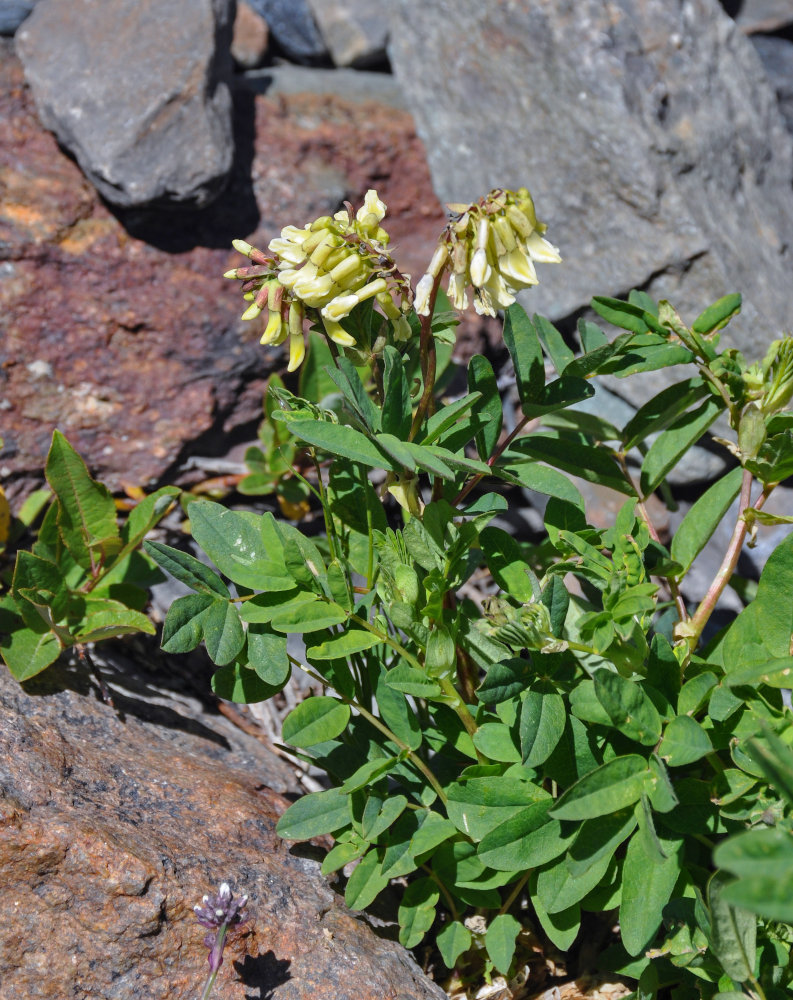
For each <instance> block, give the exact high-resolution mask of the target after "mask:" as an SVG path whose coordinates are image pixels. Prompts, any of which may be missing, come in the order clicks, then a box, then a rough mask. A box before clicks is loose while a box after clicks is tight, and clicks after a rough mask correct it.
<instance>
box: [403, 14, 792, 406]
mask: <svg viewBox="0 0 793 1000" xmlns="http://www.w3.org/2000/svg"><path fill="white" fill-rule="evenodd" d="M394 18H395V20H394V23H393V25H392V35H391V43H390V55H391V61H392V64H393V65H394V69H395V72H396V74H397V77H398V79H399V80H400V81H401V83H402V86H403V89H404V92H405V95H406V99H407V101H408V105H409V107H410V108H411V110H412V111H413V113H414V115H415V117H416V120H417V125H418V129H419V133H420V135H421V137H422V138H423V140H424V142H425V145H426V146H427V149H428V154H429V160H430V165H431V168H432V172H433V179H434V185H435V188H436V191H437V193H438V195H439V196H440V197H441V198H442V199H443V200H445V201H463V200H465V199H468V198H475V197H478V196H479V195H481V194H483V193H485V192H487V191H488V190H489V189H491V188H493V187H499V186H506V187H516V186H519V185H521V184H526V185H527V186H528V187H529V188H530V189H531V191H532V192H533V193H534V195H535V198H536V202H537V206H538V212H539V215H540V218H541V219H543V220H544V221H546V222H548V223H549V225H550V228H549V233H548V235H549V238H550V239H551V241H552V242H553V243H556V244H558V245H559V246H560V248H561V251H562V254H563V256H564V258H565V263H564V265H562V266H561V267H545V268H543V269H542V271H541V274H540V282H541V283H540V285H539V287H538V288H537V289H534V290H532V291H531V292H530V293H528V295H527V302H526V304H527V307H528V308H530V310H531V311H535V310H536V311H538V312H541V313H544V314H545V315H548V316H550V317H551V318H561V317H565V316H569V315H571V314H573V313H575V312H576V311H578V310H579V309H581V308H582V307H583V306H584V305H585V304H586V303H587V302H588V300H589V299H590V297H591V296H592V295H595V294H599V295H603V294H606V295H623V294H625V293H626V292H627V291H628V290H629V289H630V288H632V287H645V288H647V290H648V291H649V292H650V294H652V295H655V294H660V295H664V296H668V297H669V298H671V299H672V301H673V302H674V303H675V304H676V305H677V306H678V308H679V309H680V311H681V313H682V315H683V317H684V318H687V319H689V320H693V319H694V318H695V317H696V315H697V314H698V313H699V312H700V311H701V309H702V308H703V307H704V306H705V305H707V304H709V303H710V302H712V301H713V300H714V299H715V298H717V297H719V296H721V295H723V294H725V293H726V292H730V291H734V290H740V291H742V292H743V294H744V309H743V313H742V316H741V317H739V319H738V320H737V321H735V322H734V323H733V325H732V326H731V327H730V328H729V330H728V331H727V333H726V334H725V336H724V341H725V342H726V343H730V342H731V343H733V344H736V345H737V346H740V347H742V348H744V349H746V350H747V352H748V353H749V354H750V355H752V356H754V355H756V354H758V353H760V354H762V351H763V341H766V340H769V339H771V338H772V337H773V336H774V335H778V330H779V329H780V328H781V327H784V326H785V325H787V324H789V322H790V302H789V294H788V289H789V286H790V263H791V262H790V257H791V253H792V252H793V250H792V249H791V248H793V191H792V190H791V178H793V141H791V136H790V135H789V133H788V132H787V130H786V128H785V124H784V121H783V119H782V116H781V114H780V112H779V108H778V106H777V101H776V96H775V94H774V93H773V90H772V88H771V86H770V85H769V83H768V80H767V78H766V77H765V74H764V72H763V70H762V67H761V65H760V61H759V59H758V58H757V55H756V53H755V52H754V50H753V48H752V46H751V43H750V42H749V41H748V39H746V38H745V37H744V36H743V35H742V33H741V32H740V31H739V30H738V29H737V28H736V26H735V23H734V22H733V21H732V20H731V19H730V18H729V17H728V16H727V15H726V14H725V13H724V12H723V10H722V9H721V7H720V6H719V4H718V2H717V0H692V2H690V3H686V4H677V3H675V4H669V3H667V2H666V0H615V2H614V3H611V4H608V5H604V4H602V3H601V2H600V0H576V2H573V0H564V2H551V0H515V2H513V3H510V4H488V5H483V4H481V3H480V2H479V0H457V2H454V3H452V2H451V0H437V2H436V3H433V4H426V3H423V2H421V0H396V2H395V4H394ZM417 40H420V41H417ZM644 398H646V395H645V396H644Z"/></svg>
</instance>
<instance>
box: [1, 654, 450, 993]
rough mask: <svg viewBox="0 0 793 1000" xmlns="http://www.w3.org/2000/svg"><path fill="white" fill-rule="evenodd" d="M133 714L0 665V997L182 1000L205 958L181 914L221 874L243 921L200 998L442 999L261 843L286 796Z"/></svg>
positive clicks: (405, 961)
mask: <svg viewBox="0 0 793 1000" xmlns="http://www.w3.org/2000/svg"><path fill="white" fill-rule="evenodd" d="M145 709H146V704H145V702H140V703H138V702H135V701H129V700H126V699H123V698H119V699H118V704H117V711H114V710H113V709H112V708H111V707H110V706H108V705H106V704H103V703H102V702H100V701H98V700H96V699H95V698H94V697H93V696H92V695H91V693H90V692H89V691H87V688H86V684H85V680H84V678H83V677H82V676H81V675H79V674H75V673H73V672H70V671H68V670H65V669H64V670H60V671H59V669H58V668H51V669H50V671H48V672H47V673H46V674H43V675H41V677H40V679H39V682H38V683H37V684H34V683H33V682H29V683H28V685H27V686H26V689H25V690H22V688H20V686H19V685H18V684H17V683H16V682H15V681H14V680H13V679H11V677H10V675H9V674H8V672H7V671H6V670H3V671H2V672H0V734H1V738H2V742H3V746H4V747H5V751H6V752H5V753H4V755H3V759H2V763H0V786H2V787H1V790H0V872H1V877H2V884H3V893H2V897H0V916H1V917H2V919H1V920H0V998H1V1000H19V998H21V997H25V998H26V1000H39V998H42V1000H43V998H51V997H66V996H69V997H78V996H80V997H97V998H98V997H101V998H102V1000H144V998H145V1000H148V998H150V997H155V996H156V997H158V998H159V1000H188V998H190V1000H193V998H195V997H196V996H198V994H199V991H200V989H201V988H202V986H203V982H204V979H205V976H206V969H207V963H206V949H205V947H203V945H202V940H203V937H204V934H205V933H206V932H205V930H204V929H203V928H202V927H200V926H199V925H198V924H197V923H196V921H195V919H194V916H193V912H192V907H193V904H194V903H197V902H199V901H200V899H201V896H202V895H203V894H204V893H207V892H213V891H216V889H217V887H218V884H219V883H220V882H221V881H228V882H229V883H230V884H231V886H232V888H233V890H234V891H235V892H245V893H247V894H248V895H249V897H250V902H249V904H248V907H249V910H250V912H251V915H252V919H251V921H250V922H249V923H248V925H247V926H246V927H245V928H240V929H239V930H238V931H236V932H233V934H232V935H230V938H229V944H228V946H227V949H226V955H225V962H224V964H223V967H222V968H221V970H220V973H219V977H218V982H217V984H216V987H215V991H214V994H213V995H217V996H218V997H223V998H226V1000H244V998H247V997H253V996H256V997H259V996H261V997H265V996H266V997H268V998H270V1000H317V998H324V997H328V998H330V997H333V998H334V1000H382V998H384V997H389V996H391V997H393V996H396V995H399V994H402V995H404V996H409V997H410V998H411V1000H423V998H427V1000H429V998H438V1000H442V998H443V997H444V996H445V994H444V993H443V992H442V991H441V990H440V989H439V988H438V987H437V986H435V985H434V984H433V983H431V982H430V981H429V980H428V979H427V978H426V977H425V976H424V975H423V974H422V972H421V971H420V970H419V969H418V967H417V966H416V965H415V964H414V963H413V961H412V959H411V958H410V956H409V955H408V954H407V953H406V952H405V951H404V950H403V949H401V948H400V947H399V946H398V945H396V944H395V943H393V942H391V941H386V940H383V939H381V938H378V937H377V936H375V934H374V933H373V932H372V931H371V929H370V928H369V927H368V926H367V924H365V923H364V922H362V921H360V920H358V919H356V918H355V917H354V916H353V915H352V914H351V913H350V912H349V911H348V910H347V909H346V908H345V907H344V905H343V903H342V902H341V897H340V896H339V895H338V894H337V893H336V892H334V890H333V888H332V887H331V886H330V885H329V884H328V882H327V880H325V879H323V878H322V877H321V876H320V874H319V865H318V863H317V862H316V861H314V860H308V858H307V856H306V853H307V852H306V849H305V848H304V849H303V850H302V851H301V852H298V853H293V852H291V851H290V850H289V849H288V845H286V844H285V843H284V842H283V841H281V840H280V839H279V838H278V837H277V836H276V834H275V832H274V825H275V821H276V819H277V816H278V815H279V813H280V812H281V811H283V809H284V808H285V806H286V805H287V802H286V800H284V799H283V798H282V797H281V796H280V795H278V794H277V793H275V792H273V791H272V790H271V789H269V788H268V787H267V785H266V784H265V783H264V781H263V780H262V775H261V773H257V769H256V768H255V767H251V768H249V769H247V770H242V769H240V768H238V767H236V766H234V765H233V764H229V763H228V762H224V761H223V760H222V759H218V757H217V755H216V752H215V751H216V749H217V747H216V746H213V752H212V753H211V754H205V753H204V752H203V751H202V747H201V744H202V742H203V743H206V742H207V740H206V739H203V740H202V739H201V738H199V737H195V736H194V737H192V738H191V740H190V742H189V746H188V745H184V746H180V745H179V743H178V742H175V741H174V740H173V739H171V738H165V739H164V738H161V737H160V735H158V732H157V730H156V729H155V728H153V727H152V726H151V725H150V724H148V723H145V722H142V721H141V719H140V718H138V717H137V716H138V714H139V712H140V711H141V710H143V711H145ZM167 725H169V724H168V723H166V726H167ZM170 725H171V727H172V728H173V727H174V725H175V722H174V721H173V720H172V721H171V723H170Z"/></svg>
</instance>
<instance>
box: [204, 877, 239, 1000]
mask: <svg viewBox="0 0 793 1000" xmlns="http://www.w3.org/2000/svg"><path fill="white" fill-rule="evenodd" d="M247 902H248V897H247V896H238V897H236V899H235V897H234V893H233V892H232V891H231V888H230V887H229V884H228V882H223V883H222V884H221V886H220V889H219V890H218V892H217V893H216V894H215V895H214V896H204V897H203V899H202V900H201V903H200V904H197V905H196V906H194V907H193V910H194V911H195V915H196V919H197V920H198V922H199V924H201V926H202V927H207V928H208V929H209V930H210V931H214V933H210V934H207V935H206V937H205V938H204V944H205V945H206V947H207V948H208V949H209V954H208V955H207V961H208V962H209V979H208V980H207V983H206V986H205V987H204V992H203V994H202V998H201V1000H206V998H207V997H208V996H209V994H210V992H211V991H212V987H213V985H214V983H215V977H216V976H217V973H218V969H219V968H220V967H221V965H222V964H223V948H224V947H225V944H226V934H227V932H228V930H229V928H230V927H239V926H240V925H241V924H244V923H245V921H246V920H247V919H248V916H249V914H247V913H243V910H244V909H245V905H246V903H247Z"/></svg>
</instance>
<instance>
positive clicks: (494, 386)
mask: <svg viewBox="0 0 793 1000" xmlns="http://www.w3.org/2000/svg"><path fill="white" fill-rule="evenodd" d="M527 319H528V317H527ZM538 346H539V345H538ZM468 389H469V391H470V392H479V393H481V395H482V398H481V400H480V401H479V403H477V411H478V412H480V413H484V414H487V416H488V417H489V418H490V419H489V420H488V421H487V423H486V424H485V426H484V427H483V428H482V429H481V430H480V431H477V433H476V450H477V452H478V453H479V457H480V458H482V459H488V458H490V456H491V455H492V454H493V450H494V448H495V447H496V445H497V444H498V439H499V436H500V435H501V423H502V419H503V415H502V409H501V396H500V395H499V392H498V383H497V381H496V376H495V373H494V372H493V366H492V365H491V364H490V362H489V361H488V360H487V358H485V357H483V356H482V355H481V354H474V356H473V357H472V358H471V360H470V361H469V362H468ZM518 391H520V385H518Z"/></svg>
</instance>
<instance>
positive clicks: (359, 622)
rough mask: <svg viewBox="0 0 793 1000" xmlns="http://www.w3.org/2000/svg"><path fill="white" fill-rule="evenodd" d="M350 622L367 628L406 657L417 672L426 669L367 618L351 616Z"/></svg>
mask: <svg viewBox="0 0 793 1000" xmlns="http://www.w3.org/2000/svg"><path fill="white" fill-rule="evenodd" d="M350 621H351V622H355V623H356V625H360V626H361V628H365V629H366V631H367V632H371V633H372V635H376V636H377V638H378V639H379V640H380V641H381V642H383V643H385V644H386V645H387V646H390V647H391V648H392V649H393V650H394V651H395V652H397V653H399V655H400V656H402V657H404V658H405V659H406V660H407V661H408V663H412V664H413V666H414V667H416V669H417V670H423V669H424V667H423V665H422V663H421V661H420V660H418V659H416V657H415V656H414V655H413V654H412V653H411V652H409V651H408V650H407V649H405V647H404V646H403V645H402V644H401V643H399V642H397V641H396V639H392V638H391V636H390V635H389V634H388V633H387V632H382V631H381V630H380V629H379V628H377V627H376V626H374V625H372V624H371V622H368V621H367V620H366V619H365V618H361V616H360V615H353V614H351V615H350Z"/></svg>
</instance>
